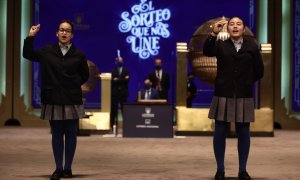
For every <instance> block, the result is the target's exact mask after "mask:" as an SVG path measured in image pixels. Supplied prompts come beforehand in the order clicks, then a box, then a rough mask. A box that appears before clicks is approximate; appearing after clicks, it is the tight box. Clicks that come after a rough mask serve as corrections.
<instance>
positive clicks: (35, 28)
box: [28, 24, 41, 37]
mask: <svg viewBox="0 0 300 180" xmlns="http://www.w3.org/2000/svg"><path fill="white" fill-rule="evenodd" d="M40 26H41V25H40V24H38V25H36V26H31V28H30V30H29V34H28V35H29V36H30V37H33V36H35V35H36V33H37V32H39V30H40Z"/></svg>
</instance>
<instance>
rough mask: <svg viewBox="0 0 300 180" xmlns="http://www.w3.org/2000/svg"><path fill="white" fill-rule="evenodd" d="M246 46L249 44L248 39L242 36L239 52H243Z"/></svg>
mask: <svg viewBox="0 0 300 180" xmlns="http://www.w3.org/2000/svg"><path fill="white" fill-rule="evenodd" d="M248 46H249V40H247V39H246V38H243V44H242V47H241V49H240V50H239V52H244V51H245V50H246V49H247V48H248Z"/></svg>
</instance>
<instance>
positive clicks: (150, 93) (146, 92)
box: [141, 77, 159, 99]
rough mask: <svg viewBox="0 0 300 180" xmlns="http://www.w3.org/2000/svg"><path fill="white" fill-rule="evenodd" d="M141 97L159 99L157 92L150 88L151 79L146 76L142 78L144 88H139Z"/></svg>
mask: <svg viewBox="0 0 300 180" xmlns="http://www.w3.org/2000/svg"><path fill="white" fill-rule="evenodd" d="M141 99H159V93H158V91H157V90H156V89H154V88H152V82H151V80H150V79H149V78H148V77H146V78H145V79H144V88H143V89H142V90H141Z"/></svg>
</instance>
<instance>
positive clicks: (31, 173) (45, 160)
mask: <svg viewBox="0 0 300 180" xmlns="http://www.w3.org/2000/svg"><path fill="white" fill-rule="evenodd" d="M299 138H300V131H284V130H277V131H275V137H253V138H252V139H251V151H250V156H249V161H248V172H249V174H250V175H251V176H252V177H253V179H254V180H277V179H278V180H291V179H295V180H296V179H300V140H299ZM236 146H237V145H236V139H235V138H229V139H228V140H227V150H226V175H227V177H229V178H227V179H229V180H233V179H237V178H236V177H237V170H238V160H237V158H238V157H237V150H236ZM54 168H55V165H54V160H53V156H52V149H51V136H50V132H49V129H48V128H28V127H0V179H1V180H2V179H3V180H19V179H20V180H27V179H28V180H29V179H30V180H32V179H49V175H50V174H51V173H52V171H53V170H54ZM214 173H215V160H214V155H213V151H212V137H210V136H198V137H175V138H173V139H154V138H149V139H147V138H121V137H117V138H115V137H104V136H102V135H92V136H87V137H78V144H77V151H76V154H75V159H74V163H73V174H74V179H91V180H97V179H103V180H110V179H112V180H123V179H124V180H174V179H176V180H177V179H178V180H196V179H197V180H202V179H203V180H212V179H213V178H212V177H213V175H214Z"/></svg>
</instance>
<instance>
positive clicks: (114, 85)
mask: <svg viewBox="0 0 300 180" xmlns="http://www.w3.org/2000/svg"><path fill="white" fill-rule="evenodd" d="M123 63H124V62H123V58H122V57H117V58H116V59H115V64H116V67H115V68H113V69H112V70H111V75H112V82H111V115H110V126H111V127H112V126H113V125H114V124H115V122H117V117H118V106H119V104H120V105H121V109H122V110H123V103H125V102H127V98H128V95H129V92H128V83H129V71H128V69H127V68H125V67H124V66H123Z"/></svg>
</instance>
